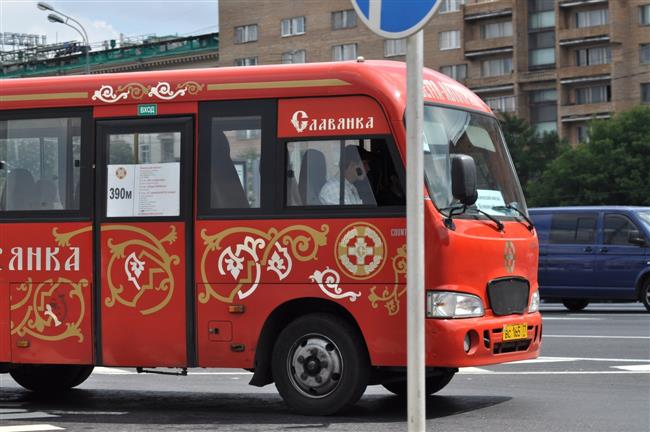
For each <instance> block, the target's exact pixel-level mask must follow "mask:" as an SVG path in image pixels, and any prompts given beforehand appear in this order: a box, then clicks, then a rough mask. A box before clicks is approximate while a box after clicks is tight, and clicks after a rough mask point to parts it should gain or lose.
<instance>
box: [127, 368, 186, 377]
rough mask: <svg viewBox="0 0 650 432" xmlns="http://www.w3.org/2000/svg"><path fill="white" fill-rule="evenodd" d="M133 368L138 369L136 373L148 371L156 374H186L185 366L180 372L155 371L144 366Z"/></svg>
mask: <svg viewBox="0 0 650 432" xmlns="http://www.w3.org/2000/svg"><path fill="white" fill-rule="evenodd" d="M135 370H137V371H138V373H150V374H158V375H174V376H187V368H183V369H181V371H180V372H163V371H157V370H153V369H145V368H141V367H138V368H135Z"/></svg>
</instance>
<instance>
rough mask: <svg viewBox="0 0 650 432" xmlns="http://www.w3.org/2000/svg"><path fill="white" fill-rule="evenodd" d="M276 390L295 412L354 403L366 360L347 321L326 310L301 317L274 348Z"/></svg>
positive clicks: (367, 365)
mask: <svg viewBox="0 0 650 432" xmlns="http://www.w3.org/2000/svg"><path fill="white" fill-rule="evenodd" d="M271 367H272V371H273V379H274V381H275V386H276V387H277V389H278V392H279V393H280V395H281V396H282V398H283V399H284V400H285V402H286V403H287V404H288V405H289V407H290V408H291V409H292V410H293V411H295V412H297V413H299V414H307V415H330V414H335V413H338V412H340V411H342V410H345V409H346V408H349V407H350V406H352V405H354V404H355V403H356V402H357V401H358V400H359V398H360V397H361V395H362V394H363V392H364V391H365V389H366V386H367V385H368V379H369V375H370V361H369V359H368V353H367V352H366V350H365V347H364V344H363V341H362V340H361V337H360V336H359V334H358V331H357V329H356V328H354V327H353V326H352V325H351V324H350V323H349V322H347V321H346V320H345V319H343V318H341V317H337V316H335V315H330V314H311V315H306V316H303V317H300V318H298V319H296V320H295V321H293V322H291V323H290V324H289V325H288V326H287V327H285V328H284V330H282V332H281V333H280V335H279V337H278V340H277V342H276V344H275V347H274V348H273V358H272V365H271Z"/></svg>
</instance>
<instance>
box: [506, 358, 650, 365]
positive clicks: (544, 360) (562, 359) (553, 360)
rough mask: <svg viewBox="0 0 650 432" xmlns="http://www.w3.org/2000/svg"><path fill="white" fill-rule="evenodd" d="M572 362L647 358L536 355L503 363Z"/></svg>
mask: <svg viewBox="0 0 650 432" xmlns="http://www.w3.org/2000/svg"><path fill="white" fill-rule="evenodd" d="M563 361H566V362H574V361H595V362H610V363H629V362H642V363H646V362H648V359H625V358H602V357H538V358H536V359H531V360H520V361H514V362H510V363H504V364H524V363H554V362H563Z"/></svg>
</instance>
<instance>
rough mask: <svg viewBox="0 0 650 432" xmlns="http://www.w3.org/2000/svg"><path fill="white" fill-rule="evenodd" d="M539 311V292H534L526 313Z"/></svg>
mask: <svg viewBox="0 0 650 432" xmlns="http://www.w3.org/2000/svg"><path fill="white" fill-rule="evenodd" d="M538 310H539V290H535V292H534V293H533V296H532V297H531V298H530V306H528V313H533V312H537V311H538Z"/></svg>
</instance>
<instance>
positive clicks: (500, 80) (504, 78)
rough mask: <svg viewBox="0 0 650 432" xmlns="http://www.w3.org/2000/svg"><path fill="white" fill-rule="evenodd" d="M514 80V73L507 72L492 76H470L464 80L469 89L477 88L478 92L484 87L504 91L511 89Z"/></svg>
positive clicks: (484, 89) (484, 88)
mask: <svg viewBox="0 0 650 432" xmlns="http://www.w3.org/2000/svg"><path fill="white" fill-rule="evenodd" d="M514 82H515V74H514V73H509V74H506V75H499V76H493V77H477V76H471V77H468V79H467V80H466V81H465V85H466V86H467V87H469V88H471V89H478V90H479V92H481V91H482V90H483V92H485V91H486V89H489V90H490V91H493V92H494V91H504V90H508V89H511V88H512V86H513V84H514Z"/></svg>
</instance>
